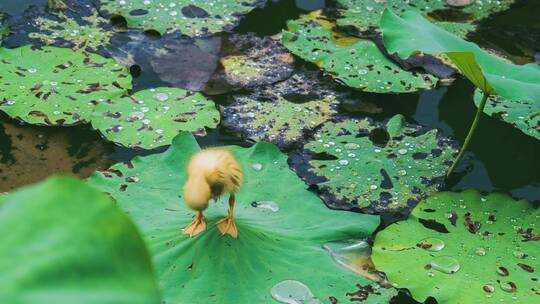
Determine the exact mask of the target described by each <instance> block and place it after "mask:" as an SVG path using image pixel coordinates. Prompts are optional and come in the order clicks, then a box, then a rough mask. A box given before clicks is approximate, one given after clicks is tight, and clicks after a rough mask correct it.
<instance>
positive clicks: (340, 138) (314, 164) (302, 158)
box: [291, 115, 455, 213]
mask: <svg viewBox="0 0 540 304" xmlns="http://www.w3.org/2000/svg"><path fill="white" fill-rule="evenodd" d="M452 145H453V143H452V142H451V141H450V140H449V139H448V138H445V137H443V136H442V135H441V134H439V133H438V131H437V130H422V129H421V128H420V126H417V125H411V124H407V123H406V122H405V118H404V117H403V116H401V115H396V116H394V117H392V118H391V119H390V120H389V121H388V122H387V123H386V124H382V123H380V122H376V121H373V120H371V119H368V118H366V119H362V120H356V119H346V120H343V121H339V122H335V123H333V122H329V123H326V124H324V125H323V126H322V128H321V129H320V130H318V131H317V133H315V140H313V141H310V142H308V143H306V144H305V146H304V151H303V152H301V153H299V154H296V155H293V156H292V159H291V160H292V164H293V167H294V168H295V170H296V171H297V173H298V174H299V175H300V176H302V177H303V178H304V180H306V182H307V183H309V184H313V185H317V186H318V188H319V191H320V192H321V197H322V198H323V200H324V201H325V203H326V204H328V205H329V206H331V207H333V208H339V209H358V208H360V209H361V210H362V211H364V212H368V213H387V212H396V211H400V212H408V210H410V209H411V208H413V207H414V206H415V205H416V204H417V203H418V202H419V201H420V200H421V199H423V198H424V197H425V196H426V195H428V194H430V193H433V192H436V191H437V190H438V189H439V188H441V186H442V185H443V178H444V175H445V173H446V170H447V169H448V167H449V166H450V163H451V160H452V159H453V154H454V152H455V150H454V148H453V147H452Z"/></svg>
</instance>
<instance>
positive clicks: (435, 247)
mask: <svg viewBox="0 0 540 304" xmlns="http://www.w3.org/2000/svg"><path fill="white" fill-rule="evenodd" d="M444 246H445V244H444V242H443V240H441V239H438V238H427V239H423V240H421V241H420V242H418V243H417V244H416V247H418V248H422V249H426V250H428V251H441V250H443V249H444Z"/></svg>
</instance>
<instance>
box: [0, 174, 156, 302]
mask: <svg viewBox="0 0 540 304" xmlns="http://www.w3.org/2000/svg"><path fill="white" fill-rule="evenodd" d="M0 222H1V223H2V224H1V225H0V233H1V234H2V242H1V243H0V267H1V268H2V271H1V272H0V284H1V285H2V288H1V290H0V299H2V302H3V303H18V304H26V303H28V304H33V303H42V304H46V303H50V304H53V303H54V304H56V303H81V304H91V303H92V304H122V303H125V304H128V303H129V304H151V303H152V304H158V303H160V300H159V293H158V286H157V283H156V281H155V280H154V273H153V270H152V265H151V261H150V255H149V253H148V251H147V249H146V247H145V245H144V242H143V240H142V238H141V237H140V235H139V234H138V232H137V229H136V228H135V226H134V225H133V223H132V222H131V221H130V220H129V219H128V217H127V216H126V215H125V214H124V212H122V211H120V210H119V209H118V208H117V207H116V206H115V205H114V202H113V201H112V200H111V199H110V198H109V197H107V195H105V194H103V193H101V192H98V191H97V190H95V189H93V188H91V187H89V186H87V185H85V184H83V183H82V182H80V181H78V180H75V179H72V178H64V177H53V178H50V179H48V180H47V181H45V182H42V183H39V184H37V185H33V186H29V187H25V188H22V189H20V190H17V191H15V192H12V193H10V194H7V195H4V196H0Z"/></svg>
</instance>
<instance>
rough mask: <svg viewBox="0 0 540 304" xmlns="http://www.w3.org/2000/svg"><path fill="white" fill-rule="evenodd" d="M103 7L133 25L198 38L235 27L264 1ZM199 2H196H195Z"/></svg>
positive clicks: (175, 0) (112, 1)
mask: <svg viewBox="0 0 540 304" xmlns="http://www.w3.org/2000/svg"><path fill="white" fill-rule="evenodd" d="M100 2H101V4H102V7H101V8H102V10H104V11H106V12H108V13H109V14H111V15H120V16H122V17H124V18H125V19H126V21H127V25H128V27H130V28H141V29H144V30H156V31H158V32H159V33H161V34H164V33H171V32H174V31H177V30H179V31H180V32H181V33H182V34H184V35H187V36H190V37H197V36H206V35H208V34H214V33H219V32H222V31H223V30H228V29H231V28H233V27H234V26H235V25H236V23H237V22H238V19H239V18H240V17H241V16H242V15H244V14H247V13H249V12H250V11H251V10H253V9H254V8H255V7H257V6H259V5H260V4H261V3H264V2H265V1H261V0H208V1H197V2H194V1H192V0H161V1H150V0H129V1H126V0H100ZM195 3H196V4H195Z"/></svg>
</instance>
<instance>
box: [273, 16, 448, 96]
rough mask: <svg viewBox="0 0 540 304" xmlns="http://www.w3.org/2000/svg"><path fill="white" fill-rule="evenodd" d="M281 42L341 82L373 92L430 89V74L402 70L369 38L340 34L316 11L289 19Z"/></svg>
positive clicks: (432, 78)
mask: <svg viewBox="0 0 540 304" xmlns="http://www.w3.org/2000/svg"><path fill="white" fill-rule="evenodd" d="M288 28H289V30H288V31H284V32H283V38H282V39H283V44H284V45H285V47H286V48H288V49H289V51H291V52H292V53H293V54H295V55H297V56H299V57H301V58H303V59H305V60H307V61H311V62H313V63H315V64H317V65H318V66H320V67H321V68H322V69H324V70H325V71H326V72H328V73H329V74H331V75H332V76H333V77H335V78H336V79H337V80H338V81H340V82H342V83H343V84H345V85H347V86H350V87H353V88H357V89H361V90H363V91H367V92H374V93H388V92H396V93H404V92H414V91H417V90H420V89H430V88H433V87H434V86H435V85H436V84H437V79H436V78H435V77H433V76H431V75H427V74H420V73H417V72H409V71H405V70H403V69H402V68H401V67H399V66H398V65H397V64H395V63H394V62H392V61H391V60H390V59H388V58H386V56H385V55H384V54H383V53H382V52H381V51H380V50H379V48H378V47H377V45H376V44H375V43H374V42H373V41H371V40H364V39H359V38H356V37H349V36H343V35H341V34H338V33H337V32H335V31H334V28H335V24H333V23H331V22H329V21H327V20H326V19H325V17H324V16H321V15H320V13H319V12H314V13H311V14H309V15H304V16H302V17H301V18H300V19H298V20H295V21H289V23H288Z"/></svg>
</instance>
